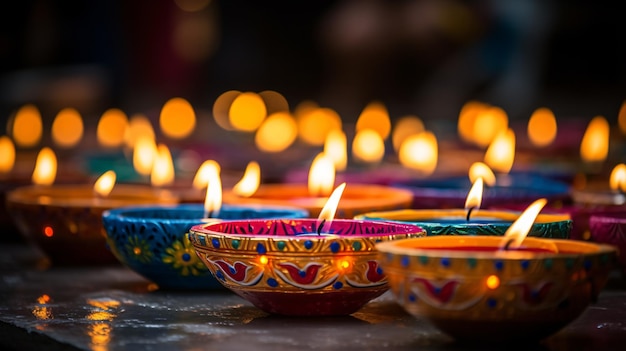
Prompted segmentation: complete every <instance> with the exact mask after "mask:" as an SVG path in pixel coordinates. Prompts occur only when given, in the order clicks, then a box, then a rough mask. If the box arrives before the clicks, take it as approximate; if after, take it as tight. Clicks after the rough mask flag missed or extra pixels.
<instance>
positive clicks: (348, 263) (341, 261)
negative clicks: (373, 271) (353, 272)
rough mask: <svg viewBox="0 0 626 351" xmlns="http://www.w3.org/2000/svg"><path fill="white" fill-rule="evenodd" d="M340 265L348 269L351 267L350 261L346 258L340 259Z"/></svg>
mask: <svg viewBox="0 0 626 351" xmlns="http://www.w3.org/2000/svg"><path fill="white" fill-rule="evenodd" d="M339 267H340V268H341V269H348V268H350V261H348V260H345V259H344V260H340V261H339Z"/></svg>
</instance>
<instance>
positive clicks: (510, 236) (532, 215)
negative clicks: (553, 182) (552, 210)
mask: <svg viewBox="0 0 626 351" xmlns="http://www.w3.org/2000/svg"><path fill="white" fill-rule="evenodd" d="M546 203H548V200H546V199H538V200H535V201H534V202H533V203H532V204H530V206H528V207H527V208H526V210H524V212H522V214H521V215H520V216H519V218H517V220H516V221H515V222H513V224H511V226H510V227H509V229H508V230H507V231H506V233H504V237H503V238H502V244H501V245H500V249H515V248H518V247H519V246H520V245H521V244H522V242H523V241H524V239H525V238H526V236H527V235H528V233H529V232H530V228H532V226H533V223H534V222H535V219H536V218H537V215H539V212H541V209H543V207H544V206H545V205H546Z"/></svg>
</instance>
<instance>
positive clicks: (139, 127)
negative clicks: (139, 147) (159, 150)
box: [124, 114, 155, 148]
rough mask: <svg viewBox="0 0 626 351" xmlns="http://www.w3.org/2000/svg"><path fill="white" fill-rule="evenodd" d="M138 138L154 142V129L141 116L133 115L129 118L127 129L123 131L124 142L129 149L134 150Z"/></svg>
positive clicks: (148, 121)
mask: <svg viewBox="0 0 626 351" xmlns="http://www.w3.org/2000/svg"><path fill="white" fill-rule="evenodd" d="M139 138H150V139H152V140H153V141H154V140H155V134H154V128H152V123H150V120H149V119H148V118H147V117H146V116H144V115H142V114H135V115H132V116H131V117H130V121H129V122H128V128H126V130H125V131H124V142H125V143H126V146H127V147H129V148H134V147H135V144H136V143H137V140H138V139H139Z"/></svg>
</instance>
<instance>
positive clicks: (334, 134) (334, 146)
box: [324, 129, 348, 171]
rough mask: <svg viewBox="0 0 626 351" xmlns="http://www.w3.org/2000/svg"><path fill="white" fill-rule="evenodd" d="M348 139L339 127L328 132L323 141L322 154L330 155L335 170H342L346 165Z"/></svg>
mask: <svg viewBox="0 0 626 351" xmlns="http://www.w3.org/2000/svg"><path fill="white" fill-rule="evenodd" d="M347 148H348V141H347V139H346V134H345V133H344V132H343V131H342V130H340V129H333V130H331V131H330V132H328V135H327V136H326V141H325V142H324V154H326V155H327V156H328V157H330V158H331V159H332V160H333V163H334V164H335V169H336V170H337V171H344V170H345V169H346V167H347V166H348V151H347Z"/></svg>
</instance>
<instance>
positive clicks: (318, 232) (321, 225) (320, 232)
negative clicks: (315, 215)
mask: <svg viewBox="0 0 626 351" xmlns="http://www.w3.org/2000/svg"><path fill="white" fill-rule="evenodd" d="M324 223H326V219H322V221H321V222H320V225H318V226H317V235H318V236H319V235H322V227H324Z"/></svg>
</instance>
